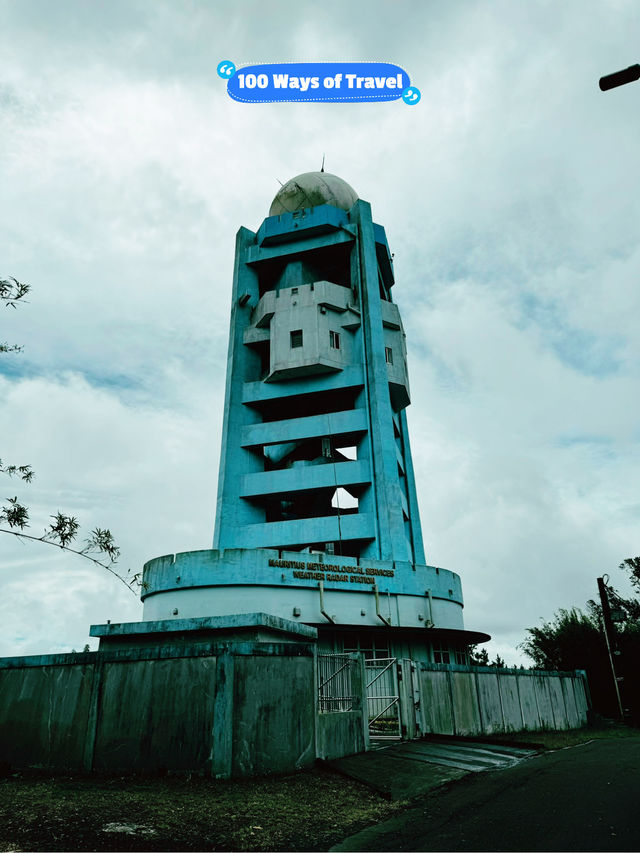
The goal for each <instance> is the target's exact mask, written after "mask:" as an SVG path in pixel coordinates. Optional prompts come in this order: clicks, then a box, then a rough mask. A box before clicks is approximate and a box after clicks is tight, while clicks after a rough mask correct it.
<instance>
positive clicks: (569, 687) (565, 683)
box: [560, 677, 582, 729]
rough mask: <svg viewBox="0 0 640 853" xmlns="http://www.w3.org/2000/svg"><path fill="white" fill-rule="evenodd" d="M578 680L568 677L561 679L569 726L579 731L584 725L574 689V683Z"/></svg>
mask: <svg viewBox="0 0 640 853" xmlns="http://www.w3.org/2000/svg"><path fill="white" fill-rule="evenodd" d="M577 680H578V679H573V678H566V677H564V678H561V679H560V686H561V688H562V697H563V699H564V707H565V711H566V713H567V726H568V728H570V729H577V728H579V727H580V726H581V725H582V719H581V717H580V713H579V712H578V706H577V704H576V694H575V691H574V688H573V682H574V681H577Z"/></svg>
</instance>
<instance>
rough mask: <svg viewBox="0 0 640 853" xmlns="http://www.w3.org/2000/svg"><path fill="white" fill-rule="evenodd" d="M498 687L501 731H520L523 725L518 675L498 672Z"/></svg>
mask: <svg viewBox="0 0 640 853" xmlns="http://www.w3.org/2000/svg"><path fill="white" fill-rule="evenodd" d="M498 687H499V690H500V700H501V703H502V720H503V723H502V724H503V726H504V728H503V731H505V732H519V731H522V729H523V728H524V727H525V726H524V719H523V716H522V708H521V707H520V693H519V691H518V676H517V675H515V674H514V673H510V672H499V673H498Z"/></svg>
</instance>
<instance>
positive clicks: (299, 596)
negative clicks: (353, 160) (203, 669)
mask: <svg viewBox="0 0 640 853" xmlns="http://www.w3.org/2000/svg"><path fill="white" fill-rule="evenodd" d="M393 286H394V273H393V262H392V254H391V251H390V248H389V244H388V242H387V237H386V234H385V230H384V228H383V227H382V226H381V225H378V224H376V223H374V222H373V218H372V214H371V207H370V205H369V204H368V202H366V201H362V200H358V201H356V203H355V204H354V205H353V207H352V208H351V209H350V210H342V209H339V208H338V207H333V206H332V205H331V204H322V205H319V206H315V207H309V208H305V209H302V210H295V211H293V212H291V213H281V214H279V215H276V216H270V217H267V218H266V219H265V220H264V222H263V223H262V225H261V226H260V227H259V229H258V230H257V232H255V233H254V232H253V231H250V230H249V229H247V228H241V229H240V230H239V231H238V234H237V240H236V252H235V265H234V275H233V289H232V301H231V304H232V308H231V322H230V335H229V350H228V359H227V375H226V395H225V406H224V422H223V434H222V448H221V456H220V470H219V478H218V495H217V509H216V520H215V531H214V539H213V549H212V550H205V551H194V552H187V553H183V554H177V555H175V556H174V555H168V556H165V557H159V558H157V559H154V560H150V561H149V562H148V563H147V564H146V565H145V568H144V580H143V584H144V586H143V592H142V596H141V597H142V599H143V601H144V602H145V617H146V618H147V619H151V620H160V621H162V620H165V619H167V618H169V619H171V618H174V619H175V620H176V621H177V622H180V621H181V620H182V618H183V617H184V616H188V617H189V618H190V619H191V618H196V617H205V616H220V617H224V618H227V617H229V615H231V614H233V613H234V612H238V611H239V610H242V609H245V610H246V609H251V610H253V609H254V607H255V609H256V610H257V609H260V610H262V611H265V612H268V613H271V614H274V615H277V616H279V617H281V618H283V619H287V620H290V619H291V618H292V616H293V617H294V618H295V619H298V620H299V622H297V623H296V624H298V625H300V624H301V623H307V624H312V625H313V624H315V625H324V626H325V627H327V625H328V623H331V624H335V625H338V624H339V625H341V626H345V625H346V626H351V627H352V628H355V627H366V626H370V627H373V626H376V627H377V628H378V629H380V628H381V627H382V625H383V624H384V625H385V626H389V625H392V626H393V627H398V628H406V629H407V630H411V631H413V632H414V634H415V632H416V630H417V631H418V632H420V631H421V630H423V629H424V628H432V627H433V628H436V629H446V630H448V631H450V632H451V633H452V634H453V633H457V634H459V633H460V632H461V631H463V622H462V589H461V584H460V578H459V577H458V575H456V574H454V573H453V572H449V571H447V570H444V569H439V568H436V567H432V566H428V565H426V560H425V552H424V546H423V539H422V530H421V524H420V517H419V511H418V501H417V494H416V484H415V479H414V471H413V464H412V460H411V448H410V442H409V433H408V429H407V420H406V416H405V409H406V407H407V405H409V402H410V391H409V380H408V372H407V363H406V343H405V336H404V331H403V328H402V321H401V318H400V314H399V312H398V309H397V306H396V305H395V304H394V303H393V300H392V298H391V289H392V287H393ZM343 451H344V452H343ZM338 489H339V490H340V492H338V491H336V490H338ZM319 564H322V565H319ZM416 636H417V635H416ZM425 643H426V644H427V645H428V641H427V640H426V639H425Z"/></svg>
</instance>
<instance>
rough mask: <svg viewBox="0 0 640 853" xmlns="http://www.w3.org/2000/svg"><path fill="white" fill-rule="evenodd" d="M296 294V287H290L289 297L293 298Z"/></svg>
mask: <svg viewBox="0 0 640 853" xmlns="http://www.w3.org/2000/svg"><path fill="white" fill-rule="evenodd" d="M297 292H298V288H297V287H292V288H291V295H292V296H295V295H296V293H297Z"/></svg>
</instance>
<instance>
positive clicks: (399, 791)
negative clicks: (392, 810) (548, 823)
mask: <svg viewBox="0 0 640 853" xmlns="http://www.w3.org/2000/svg"><path fill="white" fill-rule="evenodd" d="M536 754H537V750H535V749H524V748H522V747H513V746H503V745H502V744H493V743H482V742H481V741H468V740H462V739H460V740H458V739H455V738H447V739H437V740H436V739H434V740H431V739H424V740H414V741H409V742H406V743H402V744H394V745H393V746H388V747H384V748H382V749H376V750H372V751H371V752H363V753H361V754H360V755H352V756H349V757H348V758H340V759H337V760H336V761H331V762H330V765H331V767H333V768H334V769H335V770H337V771H338V772H340V773H344V774H345V775H346V776H350V777H351V778H353V779H357V780H358V781H360V782H364V783H365V784H366V785H369V786H370V787H372V788H374V789H375V790H376V791H379V792H380V793H381V794H383V795H384V796H386V797H389V798H390V799H392V800H402V799H411V798H412V797H417V796H420V795H421V794H425V793H427V792H428V791H430V790H433V789H434V788H438V787H440V786H441V785H445V784H447V783H448V782H452V781H454V780H456V779H460V778H461V777H462V776H465V775H466V774H467V773H479V772H482V771H485V770H502V769H504V768H506V767H512V766H513V765H514V764H517V763H518V762H519V761H522V760H523V759H525V758H529V757H530V756H532V755H536Z"/></svg>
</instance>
